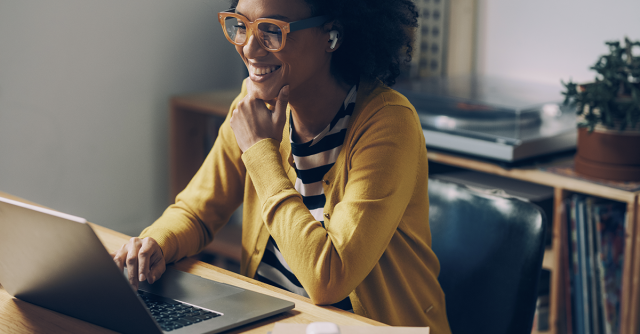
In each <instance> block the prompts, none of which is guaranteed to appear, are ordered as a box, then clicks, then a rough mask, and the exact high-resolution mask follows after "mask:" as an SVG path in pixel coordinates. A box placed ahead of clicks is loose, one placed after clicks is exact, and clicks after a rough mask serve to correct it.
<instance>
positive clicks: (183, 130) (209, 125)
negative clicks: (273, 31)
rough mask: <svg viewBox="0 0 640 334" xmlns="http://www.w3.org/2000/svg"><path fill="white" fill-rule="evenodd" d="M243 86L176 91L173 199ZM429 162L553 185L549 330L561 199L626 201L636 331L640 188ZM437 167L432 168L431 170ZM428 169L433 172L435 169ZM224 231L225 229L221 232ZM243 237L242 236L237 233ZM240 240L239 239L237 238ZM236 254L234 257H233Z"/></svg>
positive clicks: (436, 158)
mask: <svg viewBox="0 0 640 334" xmlns="http://www.w3.org/2000/svg"><path fill="white" fill-rule="evenodd" d="M238 93H239V90H237V89H235V90H224V91H216V92H210V93H202V94H193V95H184V96H177V97H174V98H172V99H171V106H170V148H169V149H170V187H171V190H170V194H171V201H173V199H174V198H175V196H176V195H177V194H178V192H180V191H181V190H182V189H184V187H185V186H186V185H187V184H188V182H189V181H190V180H191V177H192V176H193V175H194V174H195V173H196V171H197V170H198V168H199V167H200V165H201V164H202V162H203V161H204V158H205V156H206V152H205V150H203V145H205V146H206V141H207V138H208V137H211V136H213V138H215V135H216V134H217V132H216V131H217V127H219V126H220V125H221V124H222V121H223V120H224V117H226V115H227V113H228V111H229V106H230V104H231V102H232V101H233V99H234V98H235V97H236V96H237V94H238ZM428 157H429V161H430V165H431V164H436V165H440V166H445V167H453V168H461V169H464V170H474V171H478V172H483V173H488V174H493V175H499V176H503V177H507V178H511V179H515V180H521V181H527V182H531V183H535V184H540V185H545V186H548V187H552V188H553V189H554V210H553V215H552V217H548V219H549V220H551V221H552V223H553V231H552V245H551V247H550V248H548V249H547V250H546V251H545V255H544V262H543V268H545V269H548V270H550V271H551V282H550V286H551V289H550V290H551V294H550V301H549V302H550V318H549V324H550V330H549V331H545V332H539V333H545V334H547V333H548V334H559V333H566V330H567V324H566V317H565V316H564V314H565V312H566V311H565V309H564V295H565V291H564V284H563V282H564V277H563V276H562V271H561V270H560V269H561V268H562V266H563V265H564V264H563V256H562V252H561V251H560V250H561V249H562V247H563V244H564V243H566V242H565V240H567V238H566V233H567V231H566V229H563V228H562V226H563V224H561V222H562V220H563V214H564V213H563V211H562V210H560V208H561V207H562V206H563V201H564V200H565V199H566V198H569V197H570V196H572V195H573V194H575V193H578V194H584V195H590V196H595V197H598V198H605V199H610V200H614V201H618V202H623V203H626V206H627V223H626V236H625V238H626V239H625V249H624V258H625V261H624V269H623V283H622V287H623V293H622V305H621V331H620V333H637V332H638V330H639V329H640V328H639V323H638V315H640V312H639V311H640V307H639V302H640V300H639V296H640V287H639V285H640V273H639V271H640V247H639V246H637V245H640V230H639V229H638V227H637V226H638V225H639V224H640V212H639V211H640V209H639V202H638V201H639V197H640V191H625V190H621V189H616V188H613V187H609V186H606V185H602V184H598V183H593V182H589V181H585V180H580V179H575V178H571V177H567V176H563V175H558V174H554V173H550V172H548V171H543V170H541V169H540V168H538V167H535V166H532V167H518V168H504V167H502V166H500V165H498V164H495V163H492V162H487V161H482V160H478V159H473V158H469V157H465V156H459V155H455V154H451V153H445V152H437V151H434V150H429V152H428ZM431 171H433V169H432V170H431ZM431 171H430V172H431ZM239 226H240V224H227V226H225V229H229V231H225V232H224V233H225V234H224V235H233V236H236V238H237V236H239V233H241V232H239V229H240V227H239ZM221 233H222V232H221ZM220 236H221V237H219V238H217V239H216V240H214V242H213V243H212V244H211V245H210V246H209V247H208V248H207V250H208V251H209V252H211V253H213V254H216V255H220V256H226V257H230V258H237V256H238V254H237V253H238V252H237V251H236V252H234V253H233V254H222V253H224V251H222V250H225V249H227V250H228V249H229V243H233V242H234V241H233V240H232V239H233V238H226V237H222V236H223V234H221V235H220ZM237 239H239V238H237ZM235 242H237V241H235ZM232 260H234V259H232Z"/></svg>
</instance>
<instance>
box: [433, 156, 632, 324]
mask: <svg viewBox="0 0 640 334" xmlns="http://www.w3.org/2000/svg"><path fill="white" fill-rule="evenodd" d="M428 157H429V163H430V166H433V167H436V168H434V169H438V168H443V167H444V168H445V169H446V168H447V167H456V168H462V169H467V170H475V171H479V172H484V173H488V174H494V175H500V176H503V177H508V178H512V179H517V180H522V181H527V182H531V183H536V184H541V185H545V186H548V187H552V188H553V189H554V209H553V215H552V217H547V218H548V219H550V220H552V225H553V231H552V245H551V248H549V249H547V251H546V252H545V256H544V262H543V267H544V268H546V269H549V270H550V271H551V284H550V286H551V293H550V319H549V323H550V328H551V329H550V331H549V332H550V333H565V332H566V321H565V320H566V319H565V316H564V314H565V309H564V305H565V300H564V298H563V296H564V295H565V291H564V289H565V284H564V283H563V282H564V277H563V275H562V271H561V270H560V269H561V268H562V266H563V265H564V263H563V261H566V259H565V256H563V254H562V252H561V250H562V249H563V247H562V246H563V245H562V243H563V242H565V240H567V236H566V233H567V229H566V228H565V227H566V225H565V224H562V222H563V217H562V215H563V214H564V212H563V210H562V209H561V207H562V206H563V202H564V199H565V198H568V197H569V196H571V195H572V194H574V193H580V194H585V195H591V196H595V197H600V198H606V199H610V200H615V201H618V202H623V203H626V206H627V222H626V233H625V249H624V264H623V277H622V291H623V293H622V296H621V297H622V301H621V319H620V328H621V330H620V333H637V332H638V311H639V309H638V306H639V305H638V302H639V301H638V296H639V294H640V291H638V290H639V287H638V279H639V277H640V275H639V273H638V270H640V263H638V261H639V260H640V253H639V252H640V247H639V246H638V245H640V235H639V234H640V231H639V230H638V227H637V226H638V225H639V224H640V217H639V212H638V210H639V208H638V205H639V204H638V198H639V197H640V191H625V190H620V189H616V188H611V187H608V186H604V185H601V184H596V183H592V182H589V181H584V180H579V179H575V178H571V177H566V176H561V175H557V174H554V173H550V172H546V171H542V170H540V169H539V168H536V167H519V168H511V169H509V168H503V167H501V166H500V165H498V164H494V163H491V162H486V161H481V160H477V159H473V158H469V157H463V156H459V155H455V154H451V153H444V152H437V151H435V150H430V151H429V153H428Z"/></svg>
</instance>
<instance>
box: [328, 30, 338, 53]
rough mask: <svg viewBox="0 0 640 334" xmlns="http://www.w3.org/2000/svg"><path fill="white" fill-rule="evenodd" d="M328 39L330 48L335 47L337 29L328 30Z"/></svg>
mask: <svg viewBox="0 0 640 334" xmlns="http://www.w3.org/2000/svg"><path fill="white" fill-rule="evenodd" d="M329 40H330V41H331V50H333V49H334V48H335V47H336V43H338V31H337V30H331V31H330V32H329Z"/></svg>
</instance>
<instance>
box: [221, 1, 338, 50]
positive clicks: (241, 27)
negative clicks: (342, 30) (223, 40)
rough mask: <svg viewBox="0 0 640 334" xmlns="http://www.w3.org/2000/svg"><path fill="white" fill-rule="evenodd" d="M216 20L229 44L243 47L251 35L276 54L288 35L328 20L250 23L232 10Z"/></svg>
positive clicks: (316, 17) (266, 20) (261, 20)
mask: <svg viewBox="0 0 640 334" xmlns="http://www.w3.org/2000/svg"><path fill="white" fill-rule="evenodd" d="M218 20H219V21H220V24H221V25H222V30H223V31H224V35H225V36H226V37H227V39H228V40H229V42H231V44H234V45H238V46H244V45H246V44H247V41H249V36H250V35H251V34H253V35H254V36H255V38H256V39H257V40H258V43H260V45H261V46H262V47H263V48H264V49H266V50H267V51H269V52H278V51H280V50H282V49H283V48H284V44H285V42H286V40H287V34H288V33H291V32H294V31H298V30H303V29H307V28H313V27H317V26H320V25H322V24H324V23H325V22H326V21H327V20H328V16H326V15H321V16H314V17H311V18H308V19H304V20H300V21H295V22H284V21H280V20H276V19H257V20H255V21H254V22H251V21H249V20H247V18H246V17H244V16H242V15H240V14H236V13H235V9H233V8H232V9H229V10H226V11H224V12H220V13H218ZM247 29H248V30H249V31H247Z"/></svg>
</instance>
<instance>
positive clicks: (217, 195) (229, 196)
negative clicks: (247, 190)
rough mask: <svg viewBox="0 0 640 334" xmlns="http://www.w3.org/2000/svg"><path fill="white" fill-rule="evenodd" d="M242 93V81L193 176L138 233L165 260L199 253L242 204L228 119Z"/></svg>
mask: <svg viewBox="0 0 640 334" xmlns="http://www.w3.org/2000/svg"><path fill="white" fill-rule="evenodd" d="M244 95H246V87H245V85H244V83H243V85H242V91H241V93H240V95H238V97H236V99H235V100H234V102H233V103H232V104H231V107H230V109H229V113H228V114H227V117H226V119H225V121H224V122H223V124H222V126H221V127H220V130H219V132H218V137H217V138H216V141H215V143H214V145H213V148H212V149H211V151H210V152H209V154H208V155H207V157H206V159H205V161H204V163H203V164H202V166H201V167H200V169H199V170H198V172H197V173H196V175H195V176H194V177H193V179H191V181H190V182H189V184H188V185H187V187H186V188H185V189H184V190H183V191H182V192H180V194H178V196H177V197H176V202H175V204H172V205H170V206H169V207H168V208H167V209H166V210H165V211H164V213H163V214H162V216H161V217H160V218H158V220H156V221H155V222H154V223H153V224H152V225H151V226H149V227H147V228H146V229H145V230H144V231H142V233H141V234H140V237H152V238H154V239H155V240H156V242H158V244H159V245H160V248H162V251H163V253H164V258H165V261H167V263H169V262H174V261H177V260H180V259H181V258H183V257H186V256H192V255H195V254H197V253H198V252H200V251H201V250H202V249H203V248H204V247H205V246H206V245H207V244H208V243H209V242H211V241H212V240H213V237H214V235H215V234H216V232H217V231H218V230H219V229H220V228H221V227H222V226H224V224H226V223H227V221H228V220H229V218H230V217H231V214H233V212H234V211H235V209H236V208H238V207H239V206H240V204H241V203H242V198H243V192H244V183H245V175H246V169H245V168H244V164H243V163H242V160H241V154H242V152H241V151H240V148H239V147H238V144H237V142H236V139H235V135H234V134H233V130H232V129H231V126H230V125H229V120H230V118H231V114H232V113H231V111H232V110H233V109H235V106H236V105H237V103H238V102H239V101H240V99H242V97H243V96H244Z"/></svg>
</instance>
